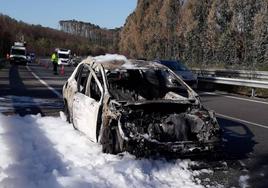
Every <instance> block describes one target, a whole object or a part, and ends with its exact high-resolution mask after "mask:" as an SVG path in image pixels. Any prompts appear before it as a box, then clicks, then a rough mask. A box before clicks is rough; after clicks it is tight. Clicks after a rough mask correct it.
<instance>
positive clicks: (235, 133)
mask: <svg viewBox="0 0 268 188" xmlns="http://www.w3.org/2000/svg"><path fill="white" fill-rule="evenodd" d="M217 119H218V122H219V124H220V127H221V128H222V129H223V132H224V133H223V138H224V139H225V140H227V142H226V144H225V146H224V152H225V153H227V156H228V158H229V157H230V158H233V159H245V158H248V157H249V156H248V155H249V154H250V153H252V152H253V151H254V146H255V144H257V142H256V141H255V140H254V134H253V133H252V131H251V130H250V129H249V128H248V126H247V125H245V124H243V123H240V122H236V121H232V120H228V119H225V118H221V117H218V118H217Z"/></svg>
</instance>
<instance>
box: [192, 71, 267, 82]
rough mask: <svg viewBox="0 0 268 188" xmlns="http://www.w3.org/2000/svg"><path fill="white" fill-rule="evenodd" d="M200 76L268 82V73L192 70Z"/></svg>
mask: <svg viewBox="0 0 268 188" xmlns="http://www.w3.org/2000/svg"><path fill="white" fill-rule="evenodd" d="M192 71H193V72H194V73H196V74H197V75H199V76H213V77H224V78H226V77H227V78H244V79H249V80H253V79H254V80H268V71H247V70H226V69H192Z"/></svg>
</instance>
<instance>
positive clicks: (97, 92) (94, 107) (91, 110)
mask: <svg viewBox="0 0 268 188" xmlns="http://www.w3.org/2000/svg"><path fill="white" fill-rule="evenodd" d="M102 98H103V88H102V87H101V84H100V82H99V80H98V79H97V77H96V74H95V73H94V72H93V70H92V69H91V68H90V67H89V66H85V67H84V68H83V70H82V74H81V77H80V79H79V83H78V92H77V93H76V94H75V96H74V104H73V115H74V117H73V119H74V126H75V127H76V128H77V129H78V130H80V131H81V132H83V133H84V134H86V135H87V136H88V137H89V139H90V140H92V141H94V142H97V135H96V131H97V120H98V113H99V109H100V107H101V104H102Z"/></svg>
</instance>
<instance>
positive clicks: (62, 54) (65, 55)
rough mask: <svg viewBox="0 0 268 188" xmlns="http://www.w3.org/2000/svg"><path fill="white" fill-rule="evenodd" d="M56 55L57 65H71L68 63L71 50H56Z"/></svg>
mask: <svg viewBox="0 0 268 188" xmlns="http://www.w3.org/2000/svg"><path fill="white" fill-rule="evenodd" d="M57 55H58V64H59V65H68V66H69V65H71V61H70V59H71V58H70V55H71V50H67V49H57Z"/></svg>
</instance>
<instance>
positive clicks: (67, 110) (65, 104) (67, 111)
mask: <svg viewBox="0 0 268 188" xmlns="http://www.w3.org/2000/svg"><path fill="white" fill-rule="evenodd" d="M64 114H65V116H66V121H67V122H68V123H71V117H70V112H69V108H68V105H67V102H66V100H64Z"/></svg>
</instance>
